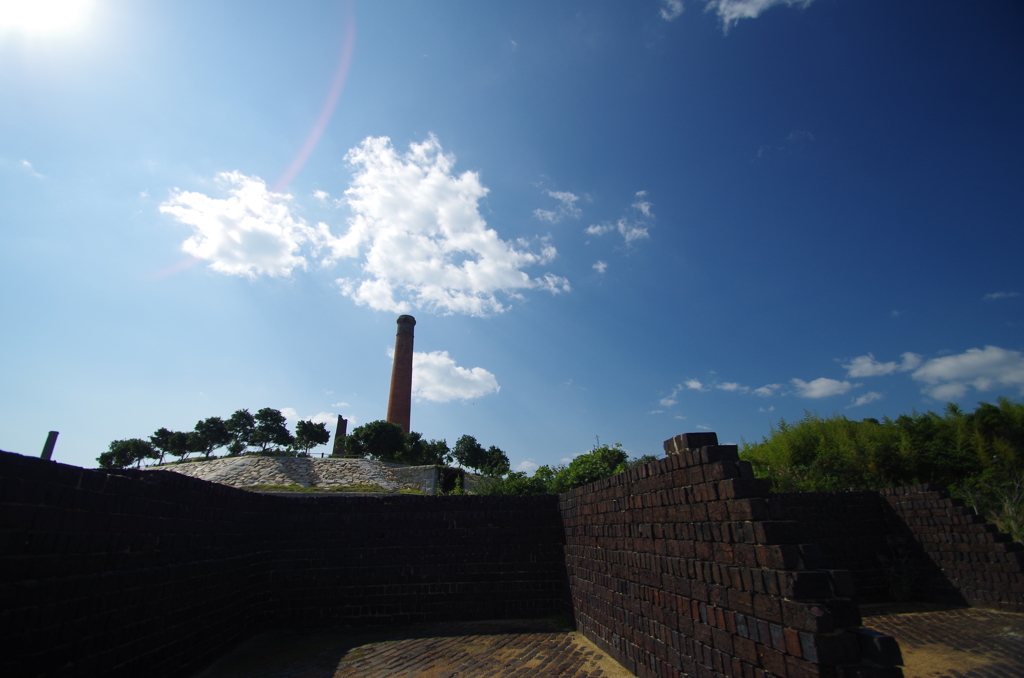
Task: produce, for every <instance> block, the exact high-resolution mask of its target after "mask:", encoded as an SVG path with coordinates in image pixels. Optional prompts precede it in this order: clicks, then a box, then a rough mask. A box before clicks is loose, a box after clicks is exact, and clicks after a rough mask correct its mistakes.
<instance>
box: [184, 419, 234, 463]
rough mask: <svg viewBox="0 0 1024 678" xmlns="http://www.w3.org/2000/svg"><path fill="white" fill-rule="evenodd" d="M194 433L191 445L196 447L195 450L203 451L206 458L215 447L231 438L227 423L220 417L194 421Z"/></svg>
mask: <svg viewBox="0 0 1024 678" xmlns="http://www.w3.org/2000/svg"><path fill="white" fill-rule="evenodd" d="M194 434H195V436H194V439H193V441H192V446H193V447H198V450H197V451H199V452H203V453H204V454H205V455H206V458H207V459H209V458H210V455H211V454H212V453H213V451H214V450H215V449H217V448H218V447H223V446H224V445H227V444H228V443H230V442H231V441H232V439H233V437H232V435H231V431H229V430H228V427H227V424H226V423H225V422H224V420H223V419H221V418H220V417H209V418H207V419H201V420H200V421H198V422H197V423H196V426H195V431H194Z"/></svg>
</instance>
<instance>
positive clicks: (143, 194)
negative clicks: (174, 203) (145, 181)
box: [139, 189, 149, 198]
mask: <svg viewBox="0 0 1024 678" xmlns="http://www.w3.org/2000/svg"><path fill="white" fill-rule="evenodd" d="M139 197H140V198H148V197H149V191H148V190H146V189H143V190H142V191H139Z"/></svg>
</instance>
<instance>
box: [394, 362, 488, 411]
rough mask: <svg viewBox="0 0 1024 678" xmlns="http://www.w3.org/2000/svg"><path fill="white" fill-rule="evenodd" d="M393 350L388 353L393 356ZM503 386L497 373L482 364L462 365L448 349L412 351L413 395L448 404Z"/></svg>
mask: <svg viewBox="0 0 1024 678" xmlns="http://www.w3.org/2000/svg"><path fill="white" fill-rule="evenodd" d="M394 353H395V352H394V349H391V348H389V349H388V355H389V356H390V357H392V358H393V357H394ZM500 389H501V387H500V386H498V380H497V379H495V377H494V375H493V374H491V373H490V372H488V371H487V370H485V369H484V368H482V367H473V368H465V367H459V365H457V364H456V363H455V361H454V360H453V359H452V358H451V356H449V355H448V351H432V352H430V353H418V352H417V353H413V354H412V395H413V397H414V398H417V399H422V400H431V401H433V402H436V403H447V402H449V401H452V400H468V399H469V398H479V397H480V396H485V395H487V394H489V393H497V392H498V391H499V390H500Z"/></svg>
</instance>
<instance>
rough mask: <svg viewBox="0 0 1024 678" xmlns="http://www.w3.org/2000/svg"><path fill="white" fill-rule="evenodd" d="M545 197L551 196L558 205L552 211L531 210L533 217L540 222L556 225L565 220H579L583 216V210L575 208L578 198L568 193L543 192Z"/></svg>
mask: <svg viewBox="0 0 1024 678" xmlns="http://www.w3.org/2000/svg"><path fill="white" fill-rule="evenodd" d="M544 192H545V193H546V194H547V195H549V196H551V197H552V198H554V199H555V200H557V201H558V202H559V205H558V206H557V207H556V208H555V209H553V210H542V209H535V210H533V216H535V217H537V218H538V219H540V220H541V221H546V222H548V223H549V224H557V223H558V222H559V221H561V220H562V219H565V218H570V219H579V218H580V216H582V214H583V210H581V209H580V208H579V207H577V206H576V203H577V201H579V199H580V197H579V196H578V195H575V194H573V193H569V192H568V191H544Z"/></svg>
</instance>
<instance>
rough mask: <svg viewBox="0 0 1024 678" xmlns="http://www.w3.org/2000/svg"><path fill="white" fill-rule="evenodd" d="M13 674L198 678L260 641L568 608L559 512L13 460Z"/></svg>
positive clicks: (2, 668) (5, 550)
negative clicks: (258, 635)
mask: <svg viewBox="0 0 1024 678" xmlns="http://www.w3.org/2000/svg"><path fill="white" fill-rule="evenodd" d="M0 503H2V506H3V511H2V514H0V600H3V602H4V604H3V606H2V609H0V627H2V628H3V629H5V632H4V635H3V639H2V642H3V643H4V652H3V658H2V659H0V675H4V676H18V677H21V676H91V675H104V676H140V675H145V676H174V675H187V674H188V673H189V672H190V671H191V670H194V669H196V668H197V667H201V666H202V665H204V664H206V663H208V662H209V661H211V660H212V659H213V658H214V657H216V656H218V655H219V654H221V653H222V652H223V651H224V650H225V649H226V648H227V647H229V646H230V645H232V644H233V643H235V642H237V641H238V640H240V639H241V638H243V637H244V636H246V635H248V634H249V633H251V632H253V631H254V630H263V629H265V628H273V627H274V626H279V625H286V624H287V625H310V626H315V625H321V624H360V625H363V624H395V623H406V622H419V621H428V620H441V619H459V620H465V619H483V618H492V619H493V618H516V617H534V618H536V617H546V616H554V615H556V614H563V613H565V611H566V609H567V608H566V604H567V594H566V589H565V569H564V561H563V556H562V544H563V532H562V526H561V521H560V518H559V514H558V511H557V498H556V497H552V496H543V497H423V496H387V497H359V496H337V497H334V496H327V497H324V496H311V497H302V498H285V497H275V496H266V495H258V494H253V493H249V492H245V491H242V490H237V489H233V488H229V487H226V486H222V485H217V484H214V483H208V482H204V481H200V480H196V479H193V478H188V477H185V476H182V475H179V474H174V473H168V472H159V471H157V472H145V473H143V472H131V471H128V472H123V473H121V474H108V473H104V472H100V471H89V470H84V469H80V468H76V467H72V466H65V465H61V464H55V463H53V462H44V461H41V460H39V459H33V458H28V457H22V456H19V455H15V454H8V453H4V454H0Z"/></svg>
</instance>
